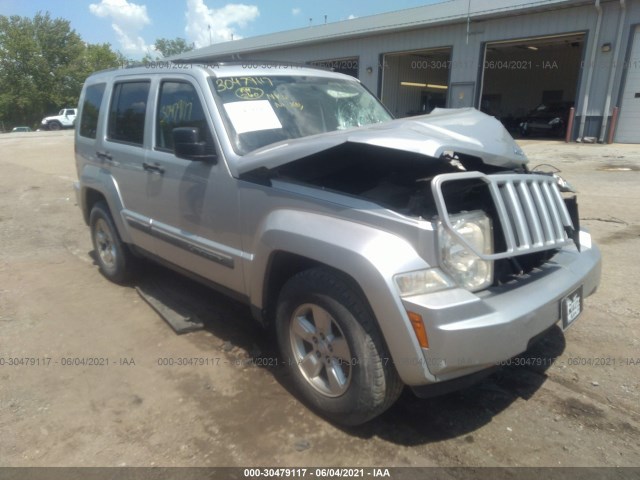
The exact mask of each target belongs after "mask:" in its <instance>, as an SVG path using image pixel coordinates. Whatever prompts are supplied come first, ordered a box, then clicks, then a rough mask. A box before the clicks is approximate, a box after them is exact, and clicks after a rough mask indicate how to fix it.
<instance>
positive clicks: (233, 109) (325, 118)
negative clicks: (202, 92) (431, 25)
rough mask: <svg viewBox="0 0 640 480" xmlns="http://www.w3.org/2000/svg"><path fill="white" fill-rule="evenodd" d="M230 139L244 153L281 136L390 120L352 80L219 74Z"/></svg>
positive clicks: (218, 85) (217, 81)
mask: <svg viewBox="0 0 640 480" xmlns="http://www.w3.org/2000/svg"><path fill="white" fill-rule="evenodd" d="M212 89H213V91H214V93H215V95H216V96H217V101H218V104H219V105H220V106H221V109H220V110H221V112H222V116H223V118H224V119H225V123H226V125H227V130H228V131H229V134H230V137H231V141H232V142H231V143H232V145H233V147H234V149H235V151H236V153H238V154H240V155H245V154H247V153H249V152H251V151H253V150H256V149H258V148H260V147H264V146H266V145H270V144H272V143H276V142H279V141H282V140H289V139H293V138H300V137H306V136H309V135H315V134H318V133H324V132H331V131H334V130H344V129H346V128H352V127H358V126H362V125H370V124H373V123H380V122H386V121H388V120H391V118H392V117H391V115H390V114H389V113H388V112H387V111H386V110H385V108H384V107H383V106H382V105H381V104H380V102H378V100H377V99H376V98H375V97H374V96H373V95H371V94H370V93H369V92H368V91H367V90H366V89H365V88H364V87H362V86H361V85H360V84H359V83H357V82H355V81H353V80H342V79H335V78H323V77H312V76H271V77H269V76H246V77H224V78H214V79H213V82H212Z"/></svg>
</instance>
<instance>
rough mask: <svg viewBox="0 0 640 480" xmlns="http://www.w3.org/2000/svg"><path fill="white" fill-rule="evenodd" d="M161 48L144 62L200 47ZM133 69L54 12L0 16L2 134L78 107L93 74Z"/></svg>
mask: <svg viewBox="0 0 640 480" xmlns="http://www.w3.org/2000/svg"><path fill="white" fill-rule="evenodd" d="M155 48H156V52H155V53H156V56H155V58H153V57H152V56H151V54H147V55H145V57H144V59H143V62H144V61H152V60H157V59H159V58H162V57H166V56H169V55H174V54H178V53H182V52H185V51H189V50H192V49H193V48H194V46H193V44H188V43H187V42H186V41H185V40H184V39H181V38H177V39H175V40H171V39H165V38H159V39H157V40H156V42H155ZM158 54H160V55H161V56H160V55H158ZM131 63H132V61H131V60H129V59H128V58H127V57H126V56H125V55H123V54H122V53H121V52H119V51H114V50H113V49H112V47H111V45H110V44H109V43H95V44H91V43H86V42H84V41H83V40H82V38H81V37H80V35H78V33H76V31H75V30H74V29H72V28H71V25H70V22H69V21H68V20H65V19H62V18H55V19H54V18H51V16H50V14H49V13H48V12H46V13H42V12H38V13H37V14H36V15H35V16H34V17H33V18H29V17H21V16H17V15H15V16H11V17H6V16H3V15H0V129H2V128H4V129H5V130H10V129H11V128H12V127H13V126H17V125H26V126H30V127H32V128H33V127H38V126H39V124H40V120H41V119H42V118H43V117H45V116H47V115H51V114H55V113H57V112H58V111H59V110H60V109H62V108H65V107H70V108H73V107H76V106H77V104H78V97H79V96H80V91H81V90H82V84H83V83H84V80H85V79H86V78H87V76H89V75H90V74H91V73H93V72H95V71H98V70H104V69H108V68H116V67H122V66H125V65H128V64H131Z"/></svg>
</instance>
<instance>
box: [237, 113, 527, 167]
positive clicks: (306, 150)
mask: <svg viewBox="0 0 640 480" xmlns="http://www.w3.org/2000/svg"><path fill="white" fill-rule="evenodd" d="M346 142H353V143H362V144H366V145H374V146H379V147H383V148H390V149H396V150H403V151H408V152H415V153H418V154H421V155H425V156H428V157H432V158H439V157H440V156H442V154H443V153H444V152H447V151H454V152H458V153H464V154H468V155H473V156H476V157H479V158H481V159H482V160H483V162H484V163H486V164H488V165H494V166H497V167H505V168H517V167H519V166H522V165H523V164H525V163H527V161H528V160H527V158H526V156H525V155H524V153H523V152H522V150H521V149H520V147H518V145H517V144H516V142H515V141H514V140H513V138H512V137H511V135H509V132H507V130H506V129H505V128H504V127H503V126H502V124H501V123H500V122H499V121H498V120H496V119H495V118H494V117H491V116H489V115H486V114H484V113H482V112H479V111H478V110H476V109H474V108H456V109H446V108H436V109H435V110H433V112H431V113H430V114H429V115H422V116H419V117H409V118H401V119H397V120H392V121H390V122H385V123H380V124H374V125H369V126H366V127H359V128H353V129H349V130H343V131H336V132H329V133H323V134H320V135H313V136H310V137H304V138H298V139H295V140H286V141H283V142H278V143H275V144H273V145H268V146H266V147H264V148H261V149H258V150H255V151H253V152H251V153H249V154H247V155H245V156H243V157H241V158H240V159H239V161H238V164H237V165H236V167H237V171H238V174H243V173H246V172H249V171H251V170H254V169H256V168H260V167H266V168H269V169H271V168H275V167H278V166H280V165H284V164H286V163H289V162H292V161H294V160H298V159H300V158H304V157H307V156H309V155H313V154H315V153H319V152H321V151H323V150H327V149H330V148H333V147H336V146H338V145H341V144H343V143H346Z"/></svg>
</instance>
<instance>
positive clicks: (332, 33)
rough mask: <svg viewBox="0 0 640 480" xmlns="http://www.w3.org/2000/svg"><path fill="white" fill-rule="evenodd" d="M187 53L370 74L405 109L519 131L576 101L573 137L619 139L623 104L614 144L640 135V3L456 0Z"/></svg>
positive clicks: (367, 80) (391, 103) (398, 111)
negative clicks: (457, 113)
mask: <svg viewBox="0 0 640 480" xmlns="http://www.w3.org/2000/svg"><path fill="white" fill-rule="evenodd" d="M175 59H179V60H183V61H190V62H216V61H225V60H240V61H243V62H246V66H247V71H248V73H249V72H250V68H251V64H252V63H253V62H254V61H259V62H265V61H269V60H273V61H276V60H277V61H288V62H302V63H309V64H314V65H319V66H325V67H329V68H333V69H334V70H337V71H341V72H344V73H348V74H351V75H354V76H356V77H358V78H359V79H360V81H361V82H362V83H363V84H364V85H365V86H366V87H368V88H369V89H370V90H371V91H373V92H374V93H377V95H378V96H379V97H380V99H381V100H382V101H383V102H384V104H385V105H386V106H387V108H389V110H390V111H391V112H392V113H393V114H395V115H396V116H398V117H402V116H409V115H416V114H421V113H427V112H429V111H431V110H432V109H433V108H434V107H443V106H446V107H452V108H455V107H470V106H473V107H476V108H478V109H480V110H483V111H485V112H487V113H489V114H491V115H494V116H496V117H497V118H499V119H500V120H501V121H502V122H503V123H504V124H505V126H507V128H509V129H510V130H512V131H516V132H518V129H519V128H521V127H522V125H523V124H522V122H523V119H525V118H527V117H528V116H530V115H532V112H534V111H536V110H535V109H536V108H542V109H545V108H556V109H558V112H560V113H558V115H560V116H563V118H564V117H565V116H567V113H568V111H569V108H570V107H571V106H574V107H575V115H576V117H575V122H574V125H573V129H572V131H571V138H572V139H575V138H581V137H586V136H592V137H597V138H598V139H599V141H601V142H603V141H607V138H608V137H609V133H610V130H611V125H612V113H613V111H614V107H619V108H618V110H619V116H618V118H617V123H616V126H615V132H613V133H614V137H613V138H614V141H616V142H622V143H640V1H639V0H610V1H600V0H591V1H583V0H451V1H447V2H444V3H438V4H433V5H428V6H423V7H417V8H411V9H407V10H401V11H397V12H391V13H386V14H381V15H374V16H369V17H362V18H356V19H353V20H346V21H341V22H334V23H327V24H323V25H316V26H309V27H307V28H300V29H296V30H291V31H285V32H280V33H274V34H269V35H262V36H258V37H252V38H246V39H241V40H235V41H231V42H225V43H220V44H215V45H211V46H209V47H205V48H201V49H198V50H194V51H191V52H188V53H185V54H182V55H181V56H179V57H176V58H175ZM541 106H542V107H541ZM563 122H564V120H563ZM565 128H566V126H565ZM563 132H564V130H562V131H561V132H559V133H560V135H562V133H563ZM520 133H522V134H524V133H526V131H522V130H521V131H520ZM554 133H558V131H554Z"/></svg>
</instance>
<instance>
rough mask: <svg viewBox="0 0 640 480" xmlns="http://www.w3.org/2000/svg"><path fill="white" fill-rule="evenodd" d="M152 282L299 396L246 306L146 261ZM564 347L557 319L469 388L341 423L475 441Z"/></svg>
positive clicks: (404, 436) (228, 347) (403, 436)
mask: <svg viewBox="0 0 640 480" xmlns="http://www.w3.org/2000/svg"><path fill="white" fill-rule="evenodd" d="M92 254H93V252H92ZM92 256H93V255H92ZM149 282H151V283H153V284H154V286H155V287H156V288H157V287H160V288H161V289H162V290H163V291H164V292H165V293H166V295H167V296H169V297H172V298H171V300H169V301H170V302H173V304H174V305H176V304H181V305H182V306H183V310H182V313H183V314H184V315H186V316H189V315H192V316H194V317H197V318H198V319H199V320H200V321H201V322H202V323H203V325H204V329H205V330H206V331H208V332H210V333H211V334H213V335H214V337H215V338H216V339H217V340H213V341H212V340H211V337H198V336H186V337H185V339H188V341H191V342H196V343H198V344H200V343H202V344H201V345H200V346H201V347H203V349H211V350H218V351H222V352H223V353H225V354H227V355H228V356H229V357H230V358H232V359H233V360H234V361H238V360H240V361H246V362H247V364H251V365H252V366H257V367H261V368H265V369H266V370H268V371H269V372H270V373H271V374H272V375H273V377H274V378H275V379H276V380H277V382H278V383H279V384H280V385H281V386H282V387H283V388H284V389H286V390H287V391H288V392H289V393H290V394H291V395H294V393H293V389H292V386H291V382H290V380H289V378H288V375H287V372H286V369H285V368H283V367H282V362H280V361H278V360H277V359H278V354H277V351H276V348H275V339H274V338H273V337H274V336H273V335H271V334H270V333H269V332H267V331H265V330H264V329H263V328H262V327H261V326H260V325H259V324H258V323H257V322H256V321H255V320H254V319H253V318H252V316H251V313H250V311H249V308H248V307H247V306H246V305H244V304H243V303H240V302H238V301H235V300H233V299H231V298H230V297H227V296H225V295H223V294H221V293H218V292H216V291H213V290H211V289H210V288H208V287H206V286H203V285H201V284H199V283H197V282H195V281H193V280H190V279H188V278H186V277H183V276H181V275H178V274H175V273H173V272H172V271H170V270H167V269H164V268H162V267H159V266H156V265H152V264H145V265H144V273H143V274H142V275H140V276H139V279H138V280H137V282H136V283H135V284H134V286H137V287H140V286H143V287H144V285H145V284H147V285H148V284H149ZM176 301H177V303H176ZM178 308H180V307H178ZM167 328H169V327H167ZM564 349H565V340H564V335H563V333H562V330H561V329H560V328H559V327H557V326H554V327H553V328H551V329H550V330H549V331H548V332H546V333H545V334H544V335H543V336H542V337H541V338H540V339H539V341H538V342H537V343H536V344H534V345H533V346H532V347H531V348H530V349H529V350H527V351H526V352H525V353H523V354H522V355H520V356H518V357H516V358H514V359H511V360H510V361H508V362H505V363H506V365H504V366H502V367H501V368H499V369H498V370H497V371H496V372H495V373H494V374H492V375H491V376H489V377H487V378H485V379H484V380H483V381H481V382H480V383H478V384H476V385H474V386H472V387H470V388H467V389H465V390H461V391H458V392H455V393H451V394H448V395H444V396H440V397H436V398H431V399H419V398H417V397H416V396H415V395H413V393H412V392H411V391H410V389H408V388H406V389H405V391H404V392H403V393H402V395H401V396H400V398H399V399H398V401H397V402H396V404H395V405H394V406H393V407H391V408H390V409H389V410H388V411H387V412H385V413H384V414H383V415H381V416H380V417H378V418H376V419H374V420H372V421H371V422H369V423H367V424H365V425H362V426H359V427H352V428H342V427H340V428H341V429H342V430H343V431H344V432H345V433H347V434H349V435H352V436H355V437H359V438H364V439H366V438H371V437H380V438H382V439H384V440H387V441H389V442H392V443H395V444H398V445H405V446H411V445H421V444H428V443H431V442H438V441H442V440H446V439H451V438H459V437H462V438H464V440H465V441H466V442H469V443H473V442H474V441H475V439H474V436H473V433H474V431H475V430H477V429H478V428H480V427H482V426H483V425H485V424H487V423H489V422H491V420H492V419H493V417H494V416H495V415H497V414H498V413H500V412H501V411H503V410H505V409H507V408H509V406H510V405H511V404H512V403H513V402H514V401H516V400H517V399H519V398H524V399H528V398H530V397H531V396H533V395H534V394H535V392H536V391H537V390H538V389H539V388H540V387H541V386H542V384H543V383H544V382H545V380H546V378H547V377H546V374H545V371H546V370H547V369H548V368H549V367H550V366H551V365H552V364H553V361H554V359H555V358H557V357H558V356H560V355H561V354H562V352H563V351H564ZM240 374H241V372H239V375H240Z"/></svg>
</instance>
